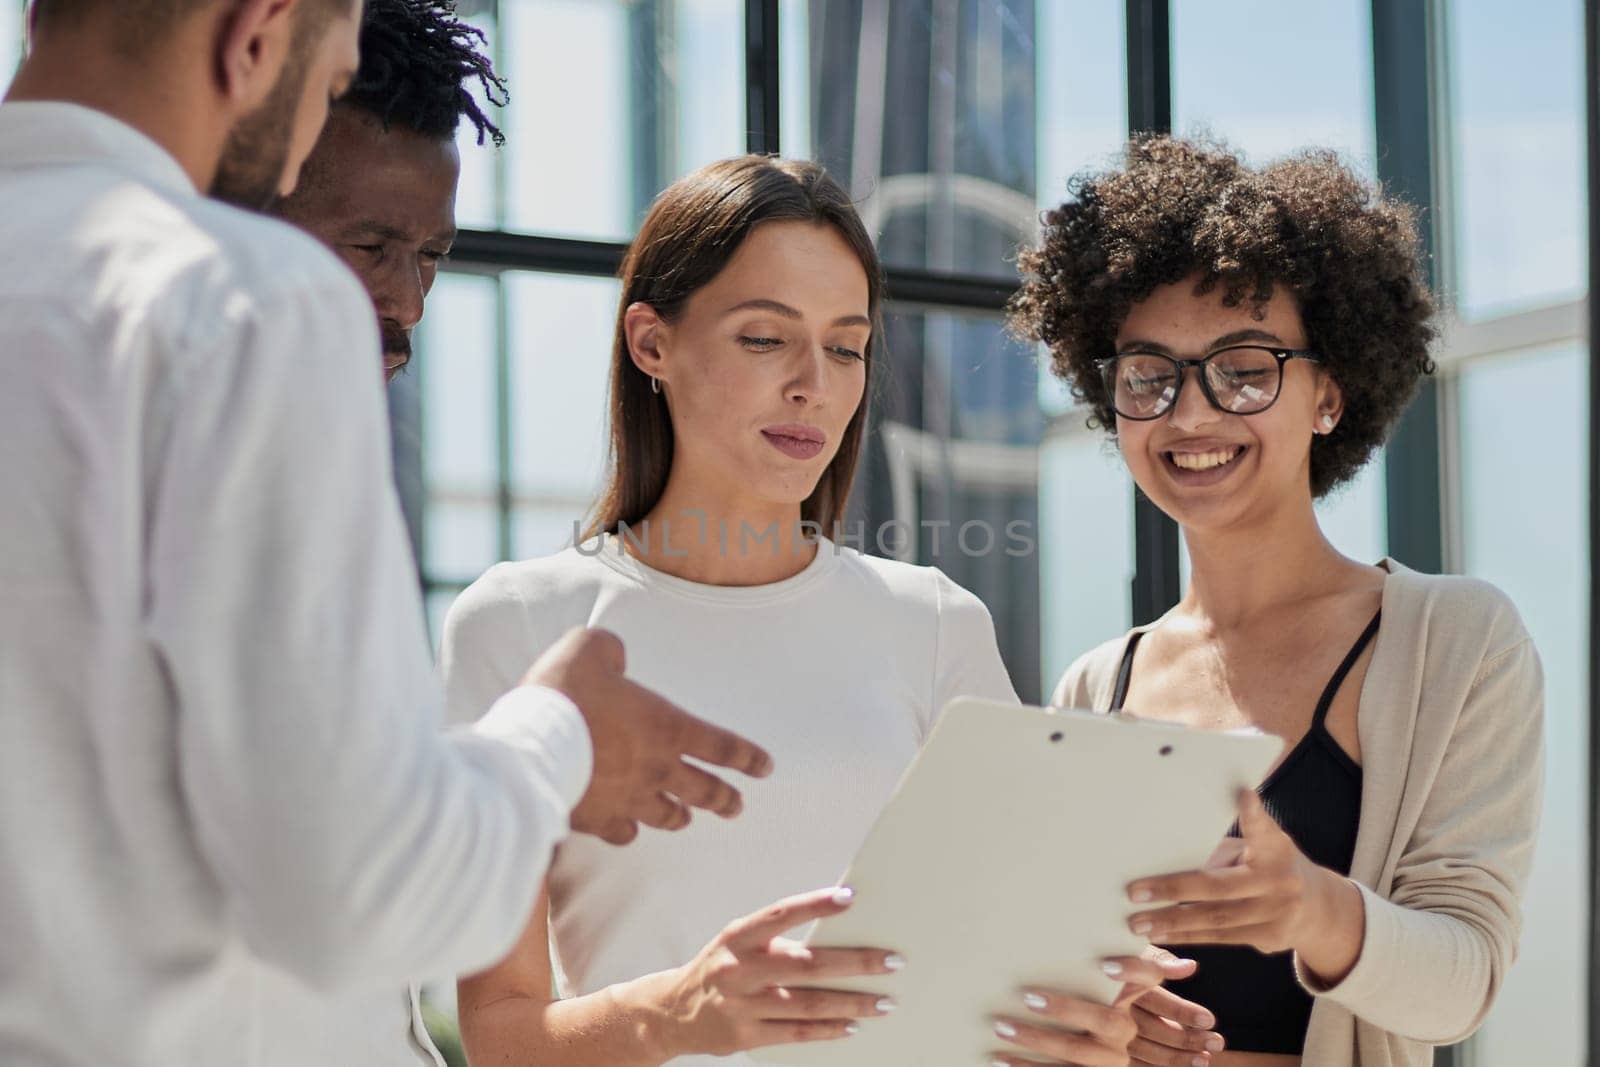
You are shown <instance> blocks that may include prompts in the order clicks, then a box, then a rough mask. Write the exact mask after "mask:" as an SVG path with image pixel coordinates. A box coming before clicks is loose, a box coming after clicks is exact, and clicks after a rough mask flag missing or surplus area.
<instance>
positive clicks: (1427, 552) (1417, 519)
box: [1372, 0, 1445, 573]
mask: <svg viewBox="0 0 1600 1067" xmlns="http://www.w3.org/2000/svg"><path fill="white" fill-rule="evenodd" d="M1429 6H1430V5H1429V4H1428V3H1427V0H1372V72H1373V102H1374V104H1375V106H1376V116H1375V118H1376V126H1377V134H1378V178H1379V179H1380V180H1381V181H1382V182H1383V185H1384V188H1385V189H1386V190H1388V191H1389V192H1391V193H1394V194H1398V195H1399V196H1401V197H1403V198H1404V199H1405V200H1407V201H1409V202H1410V203H1412V204H1414V205H1416V206H1417V208H1418V209H1419V211H1420V213H1421V214H1420V219H1419V221H1420V223H1421V225H1419V227H1418V229H1419V231H1420V236H1421V238H1422V243H1423V251H1424V257H1423V263H1424V267H1425V270H1426V272H1427V277H1428V282H1429V284H1430V285H1432V286H1434V287H1435V288H1436V289H1437V287H1438V284H1439V271H1438V269H1437V264H1436V263H1435V259H1434V255H1433V253H1434V250H1435V249H1437V248H1439V247H1440V241H1439V240H1438V234H1437V233H1436V232H1435V227H1437V226H1440V225H1443V224H1444V221H1445V220H1443V219H1441V218H1440V217H1439V215H1438V212H1437V211H1436V210H1435V204H1436V202H1437V199H1438V198H1437V197H1436V196H1435V178H1434V173H1433V145H1434V143H1435V140H1436V138H1435V131H1434V121H1433V108H1432V99H1433V93H1434V91H1435V86H1434V85H1433V80H1434V79H1433V70H1434V65H1433V64H1432V63H1430V62H1429V40H1428V37H1429V30H1430V27H1429ZM1441 400H1442V394H1441V392H1440V390H1439V387H1438V385H1437V384H1436V383H1434V382H1431V381H1429V382H1425V383H1424V384H1423V387H1422V390H1421V391H1420V392H1419V393H1418V394H1417V399H1416V400H1415V401H1413V402H1412V404H1411V407H1410V408H1409V409H1408V410H1407V411H1406V414H1405V416H1404V417H1403V418H1402V419H1401V420H1400V424H1399V425H1398V426H1397V427H1396V428H1395V431H1394V434H1393V436H1392V437H1391V438H1390V441H1389V448H1388V452H1387V454H1386V455H1385V458H1384V474H1385V482H1386V485H1387V491H1386V497H1387V500H1388V513H1389V514H1388V534H1389V555H1390V556H1392V557H1394V558H1395V559H1397V560H1399V561H1400V562H1402V563H1404V564H1406V565H1407V566H1408V567H1413V568H1415V569H1417V570H1420V571H1426V572H1429V573H1438V572H1440V571H1443V570H1444V566H1445V559H1444V492H1443V483H1442V480H1441V478H1440V470H1441V463H1440V460H1441V456H1440V441H1439V426H1440V410H1439V406H1440V403H1441Z"/></svg>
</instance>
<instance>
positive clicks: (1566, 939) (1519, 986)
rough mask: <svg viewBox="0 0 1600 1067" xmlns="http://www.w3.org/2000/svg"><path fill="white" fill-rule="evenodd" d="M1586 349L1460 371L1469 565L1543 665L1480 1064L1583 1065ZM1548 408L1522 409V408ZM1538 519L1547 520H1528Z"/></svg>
mask: <svg viewBox="0 0 1600 1067" xmlns="http://www.w3.org/2000/svg"><path fill="white" fill-rule="evenodd" d="M1586 362H1587V356H1586V353H1585V351H1584V350H1583V348H1582V347H1581V346H1579V345H1575V344H1574V345H1567V346H1563V347H1560V348H1556V349H1546V350H1542V351H1535V352H1527V353H1518V354H1515V355H1512V356H1508V357H1502V358H1496V359H1493V360H1485V361H1482V362H1479V363H1474V364H1472V365H1470V366H1469V367H1468V368H1467V369H1465V370H1464V372H1463V373H1462V375H1461V382H1460V410H1461V418H1460V423H1459V425H1460V434H1459V439H1458V444H1457V447H1458V448H1459V449H1460V456H1461V500H1462V533H1463V542H1464V544H1463V548H1464V551H1465V565H1466V570H1467V573H1469V574H1473V575H1477V576H1478V577H1481V578H1485V579H1488V580H1489V581H1491V582H1493V583H1494V584H1495V585H1497V586H1499V587H1500V588H1501V589H1503V590H1505V592H1506V593H1507V594H1509V595H1510V596H1511V598H1512V600H1514V601H1515V602H1516V605H1517V607H1518V609H1519V610H1520V611H1521V613H1522V617H1523V619H1524V620H1525V622H1526V623H1527V626H1528V630H1529V631H1530V632H1531V633H1532V635H1533V640H1534V643H1535V644H1536V645H1537V646H1538V648H1539V653H1540V656H1541V657H1542V658H1543V660H1544V670H1545V715H1546V719H1545V727H1546V731H1547V734H1546V744H1545V759H1546V766H1545V808H1544V823H1543V825H1542V827H1541V828H1540V838H1539V846H1538V848H1537V849H1536V850H1535V852H1534V868H1533V877H1532V879H1531V881H1530V882H1529V885H1528V894H1527V898H1526V899H1525V900H1524V901H1523V907H1522V911H1523V918H1524V920H1525V923H1526V926H1525V928H1524V930H1523V934H1522V944H1521V952H1520V955H1519V957H1518V960H1517V963H1516V966H1515V967H1513V968H1512V970H1511V973H1510V976H1509V977H1508V979H1507V981H1506V985H1505V988H1504V989H1503V990H1502V991H1501V993H1500V998H1499V1000H1498V1002H1497V1003H1496V1005H1495V1008H1494V1011H1493V1014H1492V1015H1491V1016H1490V1017H1489V1021H1488V1023H1487V1024H1486V1025H1485V1027H1484V1030H1483V1032H1482V1033H1481V1034H1480V1035H1479V1036H1478V1038H1477V1049H1476V1056H1475V1059H1474V1062H1479V1063H1579V1062H1581V1061H1582V1059H1583V1049H1584V1040H1585V1037H1584V1023H1585V1017H1586V1013H1587V1012H1588V1011H1589V1010H1591V1008H1592V1005H1590V1004H1589V1003H1588V1000H1587V997H1586V994H1585V989H1584V985H1585V965H1586V962H1587V961H1586V951H1585V944H1584V940H1583V938H1582V937H1581V936H1578V934H1579V933H1580V932H1581V931H1582V930H1583V929H1585V927H1586V926H1587V923H1588V910H1587V904H1588V892H1587V884H1588V882H1587V871H1588V854H1589V837H1588V828H1587V818H1586V812H1585V807H1586V797H1587V796H1588V790H1587V774H1586V770H1585V758H1586V756H1585V754H1586V753H1587V752H1588V724H1587V721H1586V719H1587V709H1588V703H1589V701H1588V663H1587V660H1588V603H1587V590H1588V588H1589V583H1588V580H1587V575H1588V569H1589V559H1588V515H1587V510H1586V507H1587V504H1586V502H1587V500H1588V486H1587V484H1586V482H1585V469H1584V465H1583V463H1582V462H1580V461H1579V460H1580V457H1582V456H1584V455H1586V454H1587V452H1588V439H1587V428H1588V413H1587V411H1586V409H1585V405H1586V402H1587V397H1588V395H1589V392H1588V375H1587V373H1586V366H1585V365H1586ZM1527 411H1538V412H1539V413H1540V415H1539V417H1538V418H1518V419H1517V420H1516V428H1515V432H1508V429H1509V427H1508V422H1507V420H1508V418H1510V415H1509V413H1511V412H1527ZM1533 516H1537V521H1530V517H1533Z"/></svg>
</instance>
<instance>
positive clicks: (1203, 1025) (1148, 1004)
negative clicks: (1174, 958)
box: [1134, 989, 1217, 1030]
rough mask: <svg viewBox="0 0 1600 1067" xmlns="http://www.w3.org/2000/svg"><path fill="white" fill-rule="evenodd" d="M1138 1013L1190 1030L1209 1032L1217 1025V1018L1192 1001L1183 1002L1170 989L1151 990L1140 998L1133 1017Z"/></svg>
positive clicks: (1136, 1016) (1137, 1015)
mask: <svg viewBox="0 0 1600 1067" xmlns="http://www.w3.org/2000/svg"><path fill="white" fill-rule="evenodd" d="M1140 1012H1143V1013H1145V1014H1148V1015H1153V1016H1156V1017H1158V1018H1161V1019H1165V1020H1171V1021H1172V1022H1174V1023H1178V1024H1181V1025H1182V1026H1184V1027H1186V1028H1188V1029H1190V1030H1210V1029H1211V1028H1212V1027H1213V1026H1216V1025H1217V1017H1216V1016H1215V1015H1212V1014H1211V1012H1209V1011H1207V1010H1206V1009H1205V1008H1203V1007H1201V1006H1200V1005H1199V1004H1196V1003H1194V1002H1193V1001H1188V1000H1184V999H1183V998H1182V997H1180V996H1178V994H1176V993H1174V992H1173V991H1172V990H1170V989H1152V990H1151V991H1150V992H1148V993H1146V994H1145V995H1144V996H1142V997H1140V998H1139V1000H1138V1001H1137V1003H1136V1004H1135V1006H1134V1017H1135V1019H1137V1018H1138V1017H1139V1014H1140Z"/></svg>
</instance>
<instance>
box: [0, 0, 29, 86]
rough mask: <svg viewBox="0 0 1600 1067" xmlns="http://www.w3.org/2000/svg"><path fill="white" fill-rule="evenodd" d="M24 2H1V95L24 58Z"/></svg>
mask: <svg viewBox="0 0 1600 1067" xmlns="http://www.w3.org/2000/svg"><path fill="white" fill-rule="evenodd" d="M23 4H24V0H0V93H4V92H5V90H6V86H8V85H10V84H11V75H12V74H13V73H14V72H15V71H16V69H17V62H18V61H19V60H20V59H21V58H22V32H23V15H22V9H23Z"/></svg>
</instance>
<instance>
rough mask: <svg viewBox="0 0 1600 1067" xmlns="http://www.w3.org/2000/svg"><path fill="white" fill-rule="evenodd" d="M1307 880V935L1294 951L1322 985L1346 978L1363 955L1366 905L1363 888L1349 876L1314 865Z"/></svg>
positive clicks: (1298, 941) (1296, 945)
mask: <svg viewBox="0 0 1600 1067" xmlns="http://www.w3.org/2000/svg"><path fill="white" fill-rule="evenodd" d="M1312 872H1313V873H1312V878H1311V881H1310V882H1309V883H1308V887H1307V888H1308V904H1309V905H1310V906H1309V907H1308V908H1307V909H1306V914H1305V930H1306V933H1305V936H1304V937H1303V938H1300V939H1297V941H1296V944H1295V952H1296V954H1297V955H1298V956H1299V957H1300V962H1301V964H1302V965H1303V966H1304V967H1305V969H1306V970H1307V971H1308V972H1310V974H1311V976H1312V977H1313V978H1315V979H1316V980H1317V983H1318V984H1319V985H1323V986H1328V987H1332V986H1336V985H1338V984H1339V983H1340V982H1342V981H1344V979H1345V977H1346V976H1348V975H1349V973H1350V971H1351V970H1352V969H1354V967H1355V965H1356V961H1357V960H1358V959H1360V957H1361V943H1362V941H1363V939H1364V938H1365V936H1366V907H1365V905H1364V904H1363V902H1362V899H1361V890H1360V889H1359V888H1357V887H1356V884H1355V883H1354V882H1352V881H1350V879H1348V878H1346V877H1344V876H1343V875H1341V874H1337V873H1336V872H1334V871H1330V870H1328V869H1327V868H1325V867H1313V868H1312Z"/></svg>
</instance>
